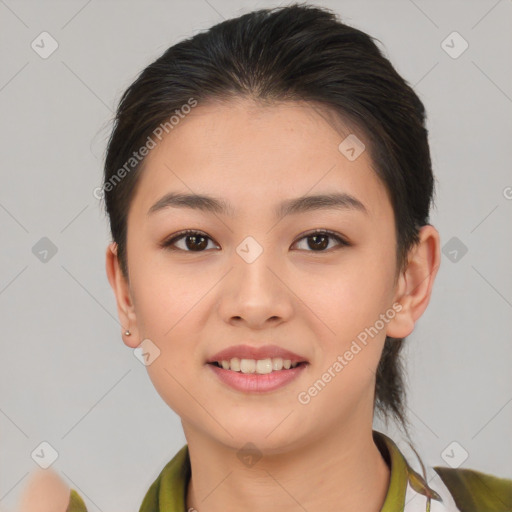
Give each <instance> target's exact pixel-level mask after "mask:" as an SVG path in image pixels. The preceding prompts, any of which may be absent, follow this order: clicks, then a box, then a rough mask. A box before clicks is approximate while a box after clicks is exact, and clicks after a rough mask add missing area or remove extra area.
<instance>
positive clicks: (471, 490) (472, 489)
mask: <svg viewBox="0 0 512 512" xmlns="http://www.w3.org/2000/svg"><path fill="white" fill-rule="evenodd" d="M432 469H433V470H434V471H435V472H436V473H437V474H438V475H439V476H440V478H441V480H442V481H443V483H444V484H445V485H446V487H447V488H448V490H449V491H450V494H451V495H452V497H453V500H454V502H455V504H456V505H457V508H458V509H459V510H460V511H461V512H484V511H485V512H510V511H512V480H511V479H508V478H501V477H498V476H495V475H491V474H489V473H483V472H481V471H477V470H475V469H468V468H456V469H455V468H449V467H442V466H434V467H433V468H432Z"/></svg>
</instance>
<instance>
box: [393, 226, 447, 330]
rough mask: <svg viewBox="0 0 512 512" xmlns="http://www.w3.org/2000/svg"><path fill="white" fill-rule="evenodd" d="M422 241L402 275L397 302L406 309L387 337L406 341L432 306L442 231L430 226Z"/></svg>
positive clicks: (398, 316) (401, 312)
mask: <svg viewBox="0 0 512 512" xmlns="http://www.w3.org/2000/svg"><path fill="white" fill-rule="evenodd" d="M419 236H420V240H419V242H418V244H417V245H415V246H414V247H413V248H412V249H411V251H410V254H409V259H408V265H407V268H406V269H405V270H404V272H403V273H402V274H401V275H400V277H399V281H398V284H397V287H396V288H397V291H396V294H395V302H398V303H400V304H401V306H402V309H401V310H400V312H399V313H397V315H396V316H395V318H393V320H392V321H391V322H389V324H388V328H387V331H386V334H387V335H388V336H391V337H393V338H405V337H406V336H409V335H410V334H411V333H412V331H413V330H414V325H415V323H416V321H417V320H418V319H419V318H420V316H421V315H422V314H423V312H424V311H425V309H426V308H427V306H428V303H429V301H430V297H431V294H432V287H433V285H434V280H435V277H436V275H437V271H438V269H439V265H440V262H441V248H440V238H439V233H438V231H437V230H436V229H435V228H434V227H433V226H432V225H430V224H427V225H425V226H423V227H422V228H421V229H420V231H419Z"/></svg>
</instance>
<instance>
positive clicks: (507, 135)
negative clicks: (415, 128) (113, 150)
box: [0, 0, 512, 512]
mask: <svg viewBox="0 0 512 512" xmlns="http://www.w3.org/2000/svg"><path fill="white" fill-rule="evenodd" d="M284 3H285V2H283V4H284ZM312 3H316V4H318V5H322V6H325V7H329V8H331V9H334V10H335V11H336V12H337V13H339V14H340V16H341V19H342V21H344V22H346V23H348V24H350V25H353V26H355V27H357V28H360V29H362V30H364V31H366V32H368V33H369V34H370V35H372V36H374V37H376V38H378V40H379V41H380V42H379V43H378V44H379V46H380V47H381V49H382V50H383V51H384V52H385V54H386V56H388V58H390V60H391V62H392V63H393V64H394V66H395V67H396V69H397V70H398V72H399V73H400V74H402V76H403V77H404V78H405V79H406V80H407V81H408V82H409V83H410V84H411V85H412V86H413V87H414V88H415V90H416V91H417V93H418V95H419V96H420V98H421V99H422V101H423V102H424V104H425V107H426V109H427V112H428V129H429V132H430V143H431V152H432V161H433V167H434V173H435V175H436V187H437V196H436V207H435V209H434V210H433V211H432V216H431V222H432V223H433V224H434V225H435V226H436V227H437V229H438V230H439V232H440V235H441V243H442V246H443V256H442V263H441V268H440V270H439V273H438V276H437V280H436V282H435V284H434V289H433V295H432V299H431V302H430V305H429V307H428V309H427V311H426V312H425V314H424V315H423V316H422V317H421V318H420V320H419V321H418V323H417V325H416V328H415V331H414V333H413V334H412V335H411V336H409V338H408V341H407V348H406V351H405V354H404V355H405V356H406V360H407V372H408V380H407V382H408V385H409V402H408V409H407V411H408V415H409V417H410V419H411V421H412V423H413V425H414V430H413V436H414V437H413V439H414V441H415V444H416V446H417V447H418V448H419V451H420V454H421V455H422V458H423V460H424V461H425V462H426V463H427V464H429V465H445V466H446V465H447V462H446V461H447V458H446V454H447V453H448V454H450V456H451V457H452V459H453V457H457V458H459V459H461V460H462V459H465V460H464V461H463V462H462V464H461V467H468V468H474V469H478V470H481V471H485V472H490V473H493V474H496V475H499V476H504V477H508V478H512V462H511V461H512V441H511V439H512V438H511V435H510V433H511V427H512V403H511V401H512V382H511V377H510V375H511V372H510V368H511V366H512V267H511V262H512V231H511V224H512V171H511V161H512V143H511V141H512V115H511V114H512V64H511V62H512V61H511V60H510V55H511V54H512V31H511V30H510V27H511V26H512V2H511V1H510V0H499V1H496V0H479V1H468V0H464V1H445V0H442V1H441V0H439V1H425V0H414V1H412V0H396V1H369V0H366V1H362V0H357V1H348V0H338V1H324V2H312ZM277 5H278V2H259V1H244V2H242V1H235V0H208V1H207V0H183V1H172V2H171V1H157V0H153V1H114V0H107V1H100V0H92V1H86V0H81V1H69V0H68V1H61V2H56V1H36V0H33V1H21V0H18V1H15V0H0V40H1V45H0V54H1V66H0V108H1V118H0V119H1V128H0V130H1V131H0V141H1V156H2V160H1V164H0V173H1V186H0V229H1V231H0V233H1V238H0V240H1V245H2V250H1V251H0V315H1V334H0V339H1V341H0V343H1V349H2V350H1V354H2V356H1V358H0V510H1V511H3V512H11V511H13V510H14V509H15V507H16V504H17V501H18V498H19V496H20V493H21V491H22V489H23V487H24V486H25V484H26V482H27V481H28V479H29V477H30V474H31V473H32V472H33V471H34V470H35V468H36V467H38V466H37V465H36V462H35V460H37V456H36V455H34V453H35V454H37V453H43V452H44V453H45V457H49V456H51V453H52V449H53V450H55V452H56V454H57V455H58V457H57V459H56V460H55V462H53V465H52V468H53V469H55V470H56V471H58V472H59V474H60V475H61V476H62V477H63V478H64V479H65V480H66V482H67V483H68V484H69V485H70V486H71V487H74V488H77V489H79V492H80V493H81V494H82V496H83V497H84V498H85V499H86V503H87V506H88V508H89V511H90V512H96V511H98V510H99V511H121V510H133V511H136V510H138V508H139V506H140V503H141V501H142V498H143V496H144V494H145V492H146V491H147V489H148V487H149V485H150V484H151V483H152V482H153V480H154V479H155V478H156V477H157V475H158V473H159V472H160V471H161V469H162V468H163V466H164V465H165V464H166V463H167V462H168V461H169V460H170V459H171V458H172V456H174V454H175V453H176V451H177V450H178V449H179V448H181V446H183V444H184V443H185V438H184V435H183V432H182V429H181V424H180V421H179V417H177V415H176V414H175V413H174V412H173V411H172V410H170V409H169V407H168V406H167V405H166V404H165V403H164V402H163V401H162V400H161V398H160V397H159V395H158V394H157V392H156V391H155V389H154V388H153V386H152V384H151V381H150V380H149V377H148V376H147V372H146V369H145V367H144V366H143V365H142V364H141V363H140V362H139V360H138V359H137V358H136V357H134V354H133V351H132V350H131V349H129V348H128V347H126V346H125V345H124V344H123V342H122V339H121V334H120V333H121V326H120V325H119V322H118V319H117V312H116V306H115V299H114V295H113V292H112V290H111V288H110V285H109V284H108V281H107V277H106V274H105V260H104V258H105V248H106V246H107V244H108V242H109V232H108V225H107V220H106V219H105V217H104V215H103V213H102V211H101V208H100V203H99V202H98V200H97V199H96V198H95V197H94V196H93V190H94V188H95V187H98V186H100V185H101V176H102V165H103V155H104V150H105V144H106V140H107V137H108V135H109V129H110V126H111V125H110V120H111V118H112V115H113V111H114V110H115V107H116V105H117V101H118V100H119V98H120V95H121V94H122V92H123V91H124V90H125V88H126V87H127V86H128V85H129V84H130V83H131V82H132V81H133V80H134V78H135V77H136V75H137V74H138V73H139V72H140V71H141V70H142V69H143V68H144V67H145V66H146V65H147V64H149V63H150V62H151V61H152V60H153V59H155V58H156V57H157V56H159V55H160V54H161V53H162V52H163V51H164V50H165V49H167V48H168V47H169V46H170V45H172V44H174V43H176V42H178V41H180V40H181V39H183V38H185V37H189V36H191V35H193V34H195V33H197V32H198V31H201V30H205V29H207V28H208V27H210V26H211V25H213V24H215V23H217V22H219V21H222V20H223V19H227V18H230V17H234V16H237V15H240V14H242V13H245V12H248V11H250V10H253V9H256V8H261V7H272V6H277ZM42 32H47V33H48V34H45V35H41V33H42ZM454 32H456V34H454ZM42 38H44V41H45V43H44V44H43V43H41V39H42ZM55 44H58V47H57V48H56V50H55V51H54V52H53V53H52V54H51V55H49V56H45V57H46V58H43V56H44V55H43V56H41V53H43V54H44V52H45V51H46V52H48V51H50V50H51V49H52V45H54V46H55ZM37 45H39V46H37ZM43 46H44V48H43ZM466 46H467V48H466ZM45 251H46V252H45ZM375 428H376V429H378V430H381V431H384V432H388V433H389V434H390V435H391V436H392V437H393V438H394V439H395V440H396V442H397V443H398V444H399V446H400V447H401V448H402V449H404V452H405V453H409V452H407V446H406V444H404V443H403V439H402V438H401V437H400V435H399V433H397V432H396V430H395V429H393V428H392V427H390V428H389V429H388V430H386V428H385V427H384V426H383V425H381V424H380V423H379V422H378V421H376V423H375ZM43 442H46V443H49V445H51V447H52V448H50V447H49V446H48V445H41V443H43ZM454 442H455V444H453V443H454ZM41 450H42V451H41ZM410 461H411V464H412V465H413V466H415V459H414V458H411V459H410Z"/></svg>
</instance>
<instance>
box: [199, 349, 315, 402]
mask: <svg viewBox="0 0 512 512" xmlns="http://www.w3.org/2000/svg"><path fill="white" fill-rule="evenodd" d="M205 366H209V367H210V368H211V371H212V372H213V375H215V376H216V377H217V378H218V379H220V381H221V382H222V383H223V384H225V385H226V386H228V387H230V388H232V389H235V390H237V391H239V392H242V393H250V394H254V393H256V394H259V393H268V392H272V391H277V390H279V389H281V388H284V387H287V386H289V385H291V383H292V382H293V381H295V380H296V379H298V378H299V377H300V376H301V375H302V374H303V373H304V372H305V371H307V370H306V368H307V366H309V362H307V361H294V362H292V361H291V360H290V359H287V360H283V359H281V358H277V357H276V358H267V359H258V360H254V359H239V358H236V357H234V358H232V359H230V360H222V361H208V362H207V364H206V365H205Z"/></svg>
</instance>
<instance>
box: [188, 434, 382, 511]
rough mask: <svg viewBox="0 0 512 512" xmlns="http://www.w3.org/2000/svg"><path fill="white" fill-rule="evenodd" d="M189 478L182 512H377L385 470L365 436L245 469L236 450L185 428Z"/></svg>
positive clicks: (328, 440)
mask: <svg viewBox="0 0 512 512" xmlns="http://www.w3.org/2000/svg"><path fill="white" fill-rule="evenodd" d="M183 427H184V431H185V434H186V437H187V441H188V446H189V454H190V462H191V468H192V476H191V479H190V482H189V485H188V489H187V496H186V504H187V511H189V510H191V511H192V512H193V511H194V510H195V511H197V512H221V511H222V512H224V511H225V510H244V511H245V512H256V511H261V510H280V511H281V512H292V511H293V512H296V511H297V510H300V509H303V510H307V511H308V512H316V511H322V512H329V511H332V512H334V511H335V512H349V511H350V512H353V511H354V510H358V511H361V512H363V511H364V512H379V511H380V510H381V508H382V505H383V503H384V500H385V497H386V493H387V490H388V487H389V480H390V470H389V467H388V466H387V464H386V462H385V460H384V458H383V457H382V454H381V453H380V451H379V449H378V448H377V446H376V445H375V443H374V441H373V437H372V430H371V427H370V428H368V429H367V430H362V429H360V428H359V429H358V428H353V429H350V430H347V429H340V432H337V433H336V435H333V436H330V437H325V436H324V437H322V438H321V439H317V440H316V441H315V442H314V443H309V444H308V445H306V446H301V447H300V448H296V449H294V450H290V451H287V452H286V453H282V452H281V453H279V454H270V455H267V454H266V453H265V454H264V456H263V457H262V458H261V459H259V460H258V461H257V462H256V463H255V464H253V465H250V466H246V465H244V464H243V463H242V462H241V461H240V460H239V458H238V457H237V450H236V449H233V448H231V447H228V446H226V445H224V444H219V443H218V442H217V441H216V440H213V439H212V438H210V437H206V436H204V433H203V432H198V431H194V430H193V429H191V428H190V425H188V426H185V425H183Z"/></svg>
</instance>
